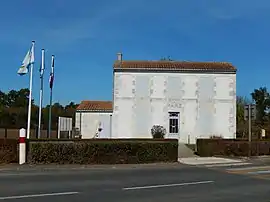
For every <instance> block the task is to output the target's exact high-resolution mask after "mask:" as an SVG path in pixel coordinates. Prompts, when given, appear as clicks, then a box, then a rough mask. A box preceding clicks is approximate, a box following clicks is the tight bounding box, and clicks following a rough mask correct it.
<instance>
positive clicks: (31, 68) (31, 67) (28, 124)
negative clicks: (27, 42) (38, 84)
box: [26, 41, 35, 139]
mask: <svg viewBox="0 0 270 202" xmlns="http://www.w3.org/2000/svg"><path fill="white" fill-rule="evenodd" d="M34 47H35V41H32V54H33V53H34ZM31 57H32V55H31ZM33 68H34V63H31V65H30V81H29V100H28V120H27V136H26V137H27V139H29V138H30V129H31V127H30V126H31V111H32V110H31V109H32V87H33Z"/></svg>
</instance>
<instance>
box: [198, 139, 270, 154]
mask: <svg viewBox="0 0 270 202" xmlns="http://www.w3.org/2000/svg"><path fill="white" fill-rule="evenodd" d="M249 150H251V155H252V156H260V155H270V140H252V142H251V144H250V143H249V142H248V140H247V139H197V154H198V155H199V156H203V157H209V156H248V155H249Z"/></svg>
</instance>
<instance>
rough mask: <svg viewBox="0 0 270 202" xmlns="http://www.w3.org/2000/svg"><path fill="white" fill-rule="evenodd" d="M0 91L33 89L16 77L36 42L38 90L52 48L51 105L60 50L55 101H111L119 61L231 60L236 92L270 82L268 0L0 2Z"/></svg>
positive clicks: (46, 95) (36, 92) (24, 79)
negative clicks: (115, 64) (41, 67)
mask: <svg viewBox="0 0 270 202" xmlns="http://www.w3.org/2000/svg"><path fill="white" fill-rule="evenodd" d="M0 26H1V31H0V55H1V74H0V89H1V90H4V91H8V90H11V89H20V88H25V87H28V82H29V78H28V76H24V77H20V76H18V75H17V73H16V72H17V70H18V67H19V66H20V64H21V61H22V60H23V58H24V56H25V54H26V51H27V49H28V48H29V46H30V45H31V41H32V40H35V41H36V59H37V64H36V65H35V71H34V82H33V95H34V98H35V101H36V103H38V99H39V98H38V96H39V76H38V68H39V59H40V55H41V53H40V52H39V51H40V49H41V48H45V49H46V63H47V64H46V68H47V69H46V72H45V74H46V75H45V92H44V104H48V100H49V90H48V79H49V69H50V64H49V63H50V57H51V55H52V54H55V55H56V56H55V57H56V59H55V85H54V98H53V99H54V102H60V103H63V104H66V103H68V102H69V101H75V102H80V101H81V100H84V99H89V100H110V99H112V64H113V61H114V60H115V59H116V53H117V52H119V51H121V52H123V58H124V59H134V60H136V59H138V60H141V59H145V60H155V59H160V58H161V57H164V56H171V58H172V59H175V60H192V61H228V62H231V63H233V64H234V65H235V66H236V67H237V68H238V73H237V79H238V80H237V94H238V95H249V94H250V92H251V91H252V90H253V89H254V88H258V87H260V86H268V85H269V78H270V77H269V76H270V67H269V61H268V59H269V56H270V1H269V0H258V1H256V3H255V1H251V0H226V1H219V0H203V1H202V0H166V1H165V0H158V1H157V0H114V1H111V0H98V1H93V0H76V1H74V0H46V1H36V0H24V1H18V0H9V1H3V2H2V3H1V7H0Z"/></svg>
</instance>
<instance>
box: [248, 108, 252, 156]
mask: <svg viewBox="0 0 270 202" xmlns="http://www.w3.org/2000/svg"><path fill="white" fill-rule="evenodd" d="M251 139H252V134H251V105H250V104H249V105H248V142H249V150H248V155H249V156H251Z"/></svg>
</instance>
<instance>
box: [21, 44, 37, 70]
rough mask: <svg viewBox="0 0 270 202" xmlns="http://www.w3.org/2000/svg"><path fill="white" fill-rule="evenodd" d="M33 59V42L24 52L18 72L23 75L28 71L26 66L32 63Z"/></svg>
mask: <svg viewBox="0 0 270 202" xmlns="http://www.w3.org/2000/svg"><path fill="white" fill-rule="evenodd" d="M34 61H35V56H34V43H33V44H32V46H31V48H30V49H29V50H28V52H27V53H26V56H25V57H24V59H23V62H22V65H21V67H20V68H19V70H18V74H20V75H24V74H27V73H28V68H29V66H30V65H31V64H33V63H34Z"/></svg>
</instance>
